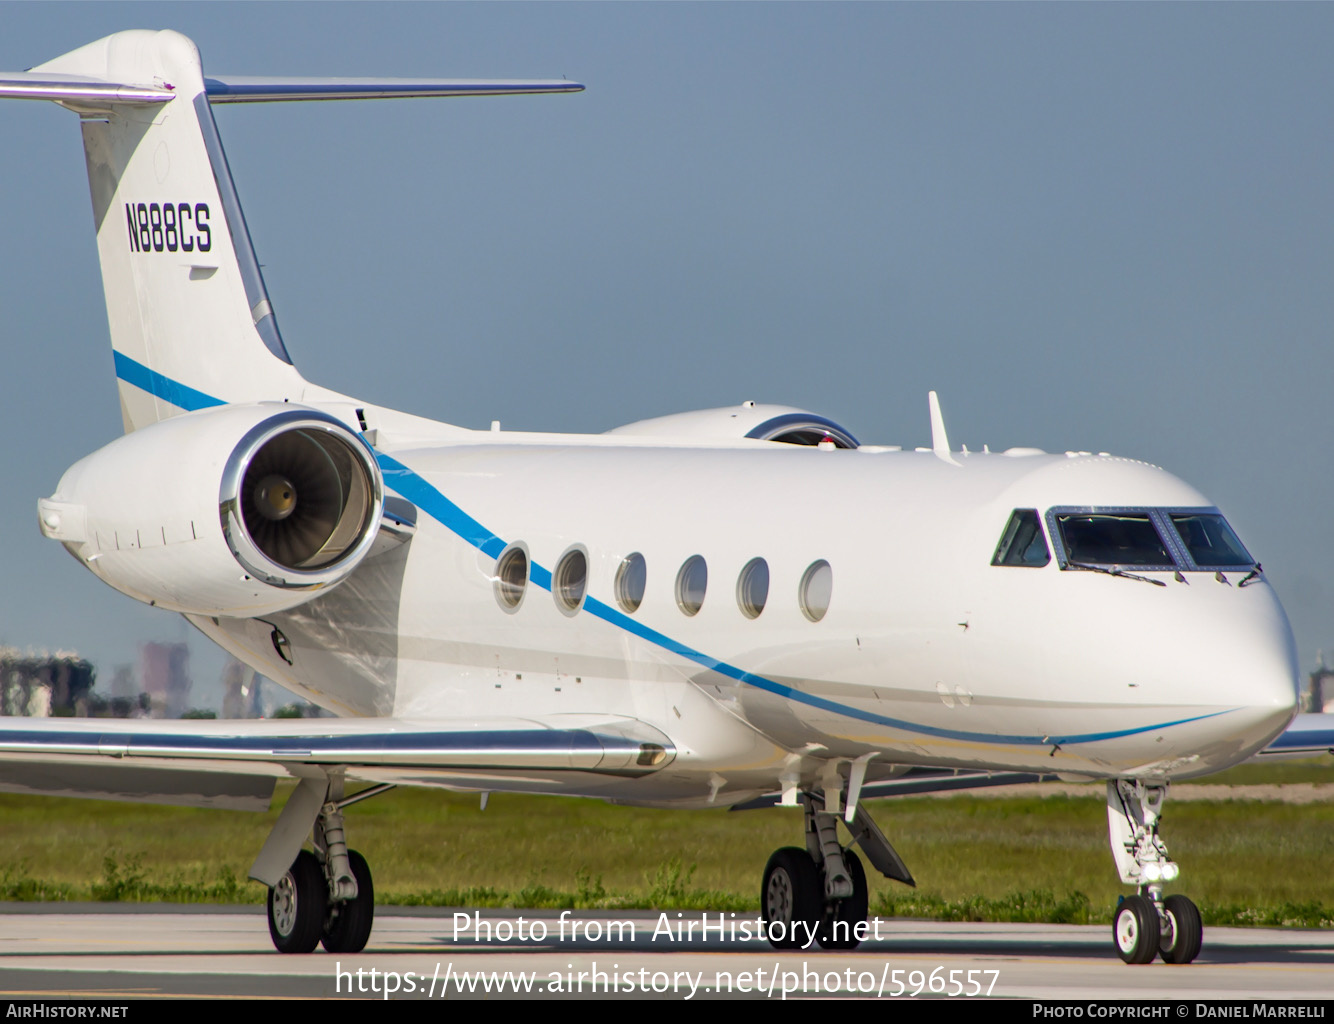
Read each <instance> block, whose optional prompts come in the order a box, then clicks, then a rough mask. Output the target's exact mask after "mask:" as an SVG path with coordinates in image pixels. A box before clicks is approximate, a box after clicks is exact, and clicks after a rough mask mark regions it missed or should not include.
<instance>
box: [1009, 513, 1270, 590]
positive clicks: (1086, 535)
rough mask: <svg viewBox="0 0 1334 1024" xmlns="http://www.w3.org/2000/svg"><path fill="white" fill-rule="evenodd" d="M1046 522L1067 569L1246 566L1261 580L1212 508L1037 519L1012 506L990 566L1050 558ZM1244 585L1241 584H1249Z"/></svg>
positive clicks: (1037, 563) (1117, 571)
mask: <svg viewBox="0 0 1334 1024" xmlns="http://www.w3.org/2000/svg"><path fill="white" fill-rule="evenodd" d="M1043 518H1045V519H1046V525H1047V536H1048V538H1049V539H1050V542H1051V549H1052V553H1054V554H1055V556H1056V561H1057V564H1058V565H1059V566H1060V568H1062V569H1091V570H1095V571H1098V572H1111V573H1112V575H1115V576H1126V575H1131V574H1130V573H1127V572H1125V571H1124V570H1125V569H1128V568H1133V569H1140V570H1159V571H1166V572H1176V573H1183V572H1222V571H1224V570H1228V569H1244V570H1248V571H1249V572H1250V576H1248V577H1247V579H1248V580H1249V579H1250V578H1251V577H1258V576H1259V573H1260V568H1259V564H1258V563H1257V562H1256V561H1255V559H1253V558H1252V557H1251V556H1250V553H1249V552H1247V550H1246V548H1245V547H1244V546H1243V545H1242V543H1241V541H1240V540H1239V539H1238V538H1237V535H1236V533H1235V532H1234V531H1233V529H1232V527H1231V526H1229V525H1228V522H1227V520H1226V519H1224V518H1223V516H1222V514H1221V513H1220V512H1219V511H1218V510H1217V509H1214V508H1105V507H1104V508H1088V507H1084V508H1079V507H1072V506H1066V507H1057V508H1051V509H1048V510H1047V513H1046V515H1045V517H1039V515H1038V513H1037V510H1036V509H1018V508H1017V509H1015V510H1014V511H1013V512H1012V513H1011V514H1010V518H1009V521H1008V522H1007V523H1006V524H1005V529H1004V531H1003V532H1002V533H1001V539H1000V543H999V544H998V545H997V547H996V553H995V555H994V556H993V558H992V561H991V564H992V565H1012V566H1028V567H1032V568H1041V567H1042V566H1044V565H1046V564H1047V563H1048V562H1049V560H1050V558H1051V555H1050V554H1049V553H1048V547H1047V539H1046V538H1044V537H1043V531H1042V523H1041V519H1043ZM1244 582H1245V581H1243V585H1244Z"/></svg>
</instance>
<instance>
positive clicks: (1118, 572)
mask: <svg viewBox="0 0 1334 1024" xmlns="http://www.w3.org/2000/svg"><path fill="white" fill-rule="evenodd" d="M1065 564H1066V565H1067V566H1068V567H1069V568H1072V569H1087V570H1088V571H1089V572H1105V573H1106V574H1107V575H1108V576H1124V577H1125V578H1126V579H1128V580H1143V581H1144V582H1145V583H1152V584H1153V585H1154V586H1155V587H1165V586H1167V584H1166V583H1164V582H1163V581H1162V580H1154V579H1150V578H1149V577H1148V576H1140V575H1139V574H1138V573H1133V572H1126V571H1125V570H1124V569H1109V568H1108V567H1107V566H1105V565H1091V564H1090V563H1088V562H1066V563H1065Z"/></svg>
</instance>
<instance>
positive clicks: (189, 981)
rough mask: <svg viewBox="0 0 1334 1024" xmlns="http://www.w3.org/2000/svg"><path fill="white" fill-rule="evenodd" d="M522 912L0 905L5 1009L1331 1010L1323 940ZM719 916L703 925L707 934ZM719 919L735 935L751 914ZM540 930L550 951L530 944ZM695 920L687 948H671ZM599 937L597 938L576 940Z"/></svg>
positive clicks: (1332, 977) (1270, 933) (1330, 938)
mask: <svg viewBox="0 0 1334 1024" xmlns="http://www.w3.org/2000/svg"><path fill="white" fill-rule="evenodd" d="M520 916H521V915H520V914H518V913H516V912H510V911H491V912H483V913H482V915H481V920H482V921H483V922H486V923H487V924H489V925H490V926H491V927H492V929H493V931H492V936H491V939H490V941H486V940H485V937H484V938H483V941H480V942H479V941H476V940H475V938H474V936H473V934H472V932H471V928H469V929H464V928H462V921H461V919H456V918H455V917H454V916H453V912H452V911H445V910H437V909H431V910H426V911H420V910H405V909H403V908H394V907H386V908H384V909H383V910H381V911H380V913H379V914H378V915H377V917H376V921H375V929H374V931H373V932H372V934H371V940H370V945H369V946H368V947H367V949H366V951H365V952H363V953H360V954H356V955H353V956H348V955H335V954H329V953H325V952H323V951H322V950H321V951H318V952H316V953H313V954H310V955H308V956H282V955H280V954H278V953H275V952H274V951H273V947H272V945H271V944H270V941H269V936H268V931H267V922H266V918H265V916H264V913H263V910H262V908H249V907H246V908H208V909H200V908H195V907H190V908H185V907H162V906H152V905H138V906H127V905H123V904H113V905H98V906H90V905H75V906H70V905H53V904H8V905H0V995H3V996H8V997H10V998H14V997H37V998H53V997H70V996H74V997H76V998H78V997H88V998H121V997H138V998H143V997H152V996H174V997H189V996H198V997H205V998H213V999H216V998H220V997H222V998H226V997H242V998H254V997H260V998H266V997H281V996H288V997H291V996H296V997H321V996H323V997H339V996H341V997H348V996H352V997H358V996H359V997H365V998H384V995H385V992H384V990H385V988H387V987H390V986H393V987H394V988H395V989H396V991H394V992H392V993H391V995H392V996H393V997H395V998H402V997H418V998H420V997H428V998H442V997H445V998H459V997H465V998H466V997H468V996H469V995H470V994H471V995H473V996H479V997H480V996H486V995H489V996H490V998H496V997H497V996H498V995H504V996H511V997H512V996H515V995H519V996H523V995H525V994H527V995H529V996H530V997H535V998H536V997H540V998H551V997H553V996H556V995H558V994H564V993H565V992H566V990H567V989H574V992H573V993H572V994H576V995H582V996H584V997H588V996H590V995H604V994H608V995H614V996H618V997H620V998H625V997H627V996H629V997H632V998H633V997H635V996H644V995H647V996H650V997H657V998H676V999H684V998H686V997H691V998H710V997H714V998H716V997H717V996H719V995H723V996H726V995H728V994H729V993H730V994H731V995H732V996H733V997H736V996H749V997H751V998H755V997H761V998H775V999H777V998H780V997H783V996H784V995H786V997H787V998H794V997H797V996H801V995H806V996H812V995H817V994H818V995H839V996H847V995H861V996H862V997H863V998H865V997H867V996H870V997H877V996H880V995H884V996H888V995H891V994H895V993H898V992H899V991H900V989H901V988H902V990H903V991H902V994H904V995H910V994H912V992H913V990H914V989H918V990H919V991H918V996H919V997H928V996H933V995H934V996H950V995H951V994H953V995H954V997H955V998H965V999H967V998H986V994H987V993H989V994H990V997H991V998H996V997H1012V998H1014V997H1018V998H1028V999H1034V998H1036V999H1058V1000H1066V999H1118V1000H1120V999H1126V998H1137V999H1211V1000H1217V999H1236V1000H1250V999H1265V998H1285V999H1321V998H1334V931H1311V930H1296V929H1293V930H1287V929H1283V930H1280V929H1241V928H1209V929H1206V931H1205V939H1204V951H1203V953H1202V954H1201V956H1200V958H1199V960H1198V961H1196V963H1194V964H1193V965H1190V966H1188V967H1173V966H1167V965H1164V964H1162V963H1155V964H1152V965H1149V966H1145V967H1129V966H1127V965H1125V964H1123V963H1121V961H1120V960H1119V959H1118V958H1117V957H1116V954H1115V952H1114V951H1113V949H1112V943H1111V928H1110V926H1073V925H1025V924H943V923H939V922H923V921H904V920H883V921H881V922H880V923H879V926H880V931H879V934H880V938H879V939H874V938H873V939H871V940H869V941H867V942H865V943H864V944H863V945H862V946H861V947H860V948H859V949H858V950H857V951H855V952H851V953H847V952H824V951H820V950H817V949H811V950H806V951H800V950H798V951H793V952H783V953H779V952H776V951H775V950H773V949H771V948H770V947H769V945H768V943H767V942H765V941H764V940H762V939H760V940H756V939H749V940H743V939H740V938H735V939H734V938H732V937H729V935H728V934H726V932H725V933H724V934H723V935H722V936H721V937H720V936H719V935H718V933H717V930H716V928H714V927H711V928H710V930H709V932H708V934H706V935H705V936H704V937H701V936H700V935H699V922H700V921H701V918H702V916H703V915H701V914H699V913H697V912H683V913H681V914H680V915H679V916H678V915H677V913H676V912H671V913H669V914H667V915H666V916H665V918H664V917H660V916H659V915H658V914H656V913H645V912H638V911H636V912H626V913H616V912H606V911H575V912H570V913H567V915H566V918H565V921H564V922H563V923H562V922H561V920H560V917H559V915H558V914H556V913H553V912H550V911H531V912H524V913H523V914H522V918H523V921H524V922H525V923H527V925H528V931H527V933H526V934H527V936H528V938H519V937H518V936H519V934H520V931H519V929H520V925H519V918H520ZM469 919H470V921H471V920H472V919H471V914H469ZM718 920H719V918H718V915H716V914H711V915H708V917H707V922H708V923H709V924H710V925H711V926H714V925H716V924H717V922H718ZM723 920H724V924H725V925H727V926H728V927H730V926H731V924H732V922H733V921H736V922H740V921H743V920H746V918H745V917H744V915H738V916H736V917H735V918H730V917H726V916H725V917H724V919H723ZM750 920H753V918H751V919H750ZM539 921H540V922H542V923H543V925H544V928H545V933H546V938H545V940H543V941H534V940H533V938H532V936H533V934H534V932H535V931H538V930H540V929H538V928H537V927H536V923H537V922H539ZM614 922H619V923H620V928H619V929H614V928H612V927H611V926H612V924H613V923H614ZM692 922H694V923H695V929H694V930H695V934H694V935H693V936H686V937H685V938H684V940H682V939H678V938H677V937H676V935H678V934H681V933H680V932H679V931H678V929H680V928H681V927H683V926H684V927H688V926H689V925H690V924H691V923H692ZM576 924H578V925H580V926H582V927H580V929H579V934H578V935H577V936H576V935H575V926H576ZM627 924H628V925H631V926H632V927H629V928H627V927H626V925H627ZM664 924H665V925H667V926H669V927H670V929H671V930H672V933H673V934H671V935H669V934H668V933H667V931H666V929H665V928H664ZM504 925H508V929H506V928H505V927H504ZM562 930H563V932H564V935H563V936H562V935H561V932H562ZM598 931H601V934H602V937H601V938H600V939H590V938H588V937H587V936H588V934H589V933H596V932H598ZM655 933H656V934H655ZM498 936H499V937H498ZM632 936H633V937H632ZM500 937H505V938H508V941H501V938H500ZM478 972H481V973H478ZM505 972H510V981H509V983H508V984H507V985H505V984H502V985H501V987H500V990H499V991H497V988H496V987H495V985H496V981H495V980H493V979H498V980H501V981H502V982H503V979H504V977H505ZM969 972H972V973H971V974H970V973H969ZM581 974H582V977H581ZM933 976H934V978H935V980H934V981H933V980H932V979H933ZM394 979H396V980H394ZM445 979H452V981H451V983H450V984H448V985H446V984H445V983H444V981H445ZM524 979H529V980H528V981H525V980H524ZM525 985H527V990H526V991H525ZM469 986H471V988H470V987H469ZM488 989H489V991H488ZM516 989H517V991H516ZM785 989H786V990H787V991H786V993H785V992H784V990H785ZM956 989H957V990H961V991H957V992H956ZM974 989H976V990H977V992H978V994H977V995H971V994H970V993H972V992H973V991H974Z"/></svg>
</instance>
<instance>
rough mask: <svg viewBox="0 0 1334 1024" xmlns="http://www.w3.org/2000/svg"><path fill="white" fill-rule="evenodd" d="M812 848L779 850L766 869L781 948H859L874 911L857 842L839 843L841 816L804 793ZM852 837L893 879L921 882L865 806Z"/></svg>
mask: <svg viewBox="0 0 1334 1024" xmlns="http://www.w3.org/2000/svg"><path fill="white" fill-rule="evenodd" d="M798 799H799V801H800V803H801V805H802V808H803V810H804V812H805V815H804V817H805V824H806V847H805V849H802V848H801V847H798V846H785V847H783V848H782V849H781V850H776V851H774V854H773V856H772V857H770V858H769V863H768V865H766V867H765V869H764V882H763V884H762V885H761V887H760V908H761V912H762V916H763V917H764V921H765V924H766V927H767V928H768V938H769V943H770V944H771V945H772V946H773V947H774V948H775V949H805V948H808V947H809V946H810V945H812V943H818V944H819V946H820V948H821V949H856V948H857V945H858V944H859V943H860V942H861V940H862V939H863V938H865V931H864V928H865V922H866V919H867V915H868V913H869V900H868V893H867V887H866V872H865V870H863V868H862V862H861V859H860V858H859V857H858V856H857V855H856V854H855V853H853V852H852V849H851V845H852V844H851V843H849V844H848V846H842V845H840V844H839V841H838V825H837V823H838V817H839V816H838V814H837V813H835V812H831V811H830V810H828V809H826V801H825V800H824V798H823V797H822V796H821V795H814V796H813V795H811V794H807V793H803V794H801V796H800V797H799V798H798ZM850 830H851V831H852V833H853V835H852V841H853V842H856V843H858V844H859V845H860V846H861V847H862V850H863V852H864V853H865V854H866V855H867V857H868V858H869V859H870V861H871V863H872V865H873V866H874V867H876V868H877V869H878V870H880V871H881V873H883V874H884V875H885V876H886V877H887V878H894V879H897V880H899V881H901V882H905V883H907V884H908V885H916V884H917V883H916V882H914V881H913V878H912V875H911V874H909V872H908V869H907V867H906V866H905V865H904V863H903V861H902V860H901V859H900V858H899V855H898V854H897V853H896V852H895V851H894V848H893V847H892V846H890V844H889V840H887V839H886V838H885V836H884V833H882V832H881V831H880V829H879V828H877V827H876V824H875V822H874V821H872V820H871V817H870V815H868V814H867V813H866V812H865V811H864V810H862V809H861V808H860V807H858V808H857V809H856V811H855V813H854V815H853V816H852V820H851V825H850Z"/></svg>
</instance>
